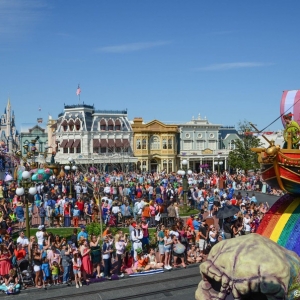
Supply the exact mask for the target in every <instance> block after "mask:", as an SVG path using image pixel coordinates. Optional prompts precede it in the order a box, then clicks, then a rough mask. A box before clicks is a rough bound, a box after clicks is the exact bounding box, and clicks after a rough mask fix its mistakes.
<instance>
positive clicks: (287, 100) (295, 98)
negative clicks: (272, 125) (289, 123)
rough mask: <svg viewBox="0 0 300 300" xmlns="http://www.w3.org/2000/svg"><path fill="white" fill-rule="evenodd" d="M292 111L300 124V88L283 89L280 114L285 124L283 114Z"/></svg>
mask: <svg viewBox="0 0 300 300" xmlns="http://www.w3.org/2000/svg"><path fill="white" fill-rule="evenodd" d="M287 113H292V114H293V118H294V120H295V121H297V122H298V123H299V124H300V90H291V91H283V94H282V98H281V102H280V115H282V116H281V121H282V124H283V126H285V120H284V119H283V115H286V114H287Z"/></svg>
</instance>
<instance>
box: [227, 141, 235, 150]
mask: <svg viewBox="0 0 300 300" xmlns="http://www.w3.org/2000/svg"><path fill="white" fill-rule="evenodd" d="M228 148H229V150H234V149H235V142H234V140H231V141H230V142H229V144H228Z"/></svg>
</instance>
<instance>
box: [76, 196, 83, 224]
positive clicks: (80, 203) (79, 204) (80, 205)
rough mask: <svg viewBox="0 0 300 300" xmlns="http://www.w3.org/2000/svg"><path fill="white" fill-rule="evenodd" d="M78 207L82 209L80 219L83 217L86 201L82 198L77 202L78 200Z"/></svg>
mask: <svg viewBox="0 0 300 300" xmlns="http://www.w3.org/2000/svg"><path fill="white" fill-rule="evenodd" d="M76 204H77V206H78V209H79V210H80V219H81V220H82V219H83V210H84V202H83V200H82V199H81V198H80V199H79V200H78V201H77V202H76Z"/></svg>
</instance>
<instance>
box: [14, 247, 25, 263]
mask: <svg viewBox="0 0 300 300" xmlns="http://www.w3.org/2000/svg"><path fill="white" fill-rule="evenodd" d="M14 255H15V257H16V259H17V260H21V259H24V258H25V256H26V251H25V249H24V247H23V245H22V244H18V248H17V249H15V250H14Z"/></svg>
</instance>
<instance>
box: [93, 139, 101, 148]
mask: <svg viewBox="0 0 300 300" xmlns="http://www.w3.org/2000/svg"><path fill="white" fill-rule="evenodd" d="M99 147H100V141H99V140H93V148H99Z"/></svg>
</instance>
